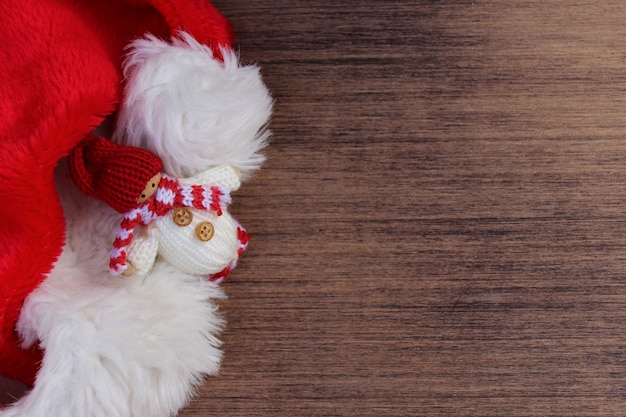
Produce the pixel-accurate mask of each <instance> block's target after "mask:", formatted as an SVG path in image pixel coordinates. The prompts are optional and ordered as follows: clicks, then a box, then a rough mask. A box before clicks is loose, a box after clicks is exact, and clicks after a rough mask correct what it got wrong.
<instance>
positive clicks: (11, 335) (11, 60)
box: [0, 0, 232, 384]
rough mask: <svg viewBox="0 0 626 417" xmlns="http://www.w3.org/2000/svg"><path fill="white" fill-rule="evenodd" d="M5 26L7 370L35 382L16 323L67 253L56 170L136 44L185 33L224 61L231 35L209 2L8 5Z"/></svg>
mask: <svg viewBox="0 0 626 417" xmlns="http://www.w3.org/2000/svg"><path fill="white" fill-rule="evenodd" d="M0 27H1V29H2V31H1V33H2V48H0V73H1V74H2V81H1V82H2V88H0V194H2V195H4V196H10V198H4V199H3V200H2V204H0V374H1V375H4V376H7V377H10V378H13V379H17V380H20V381H23V382H25V383H27V384H31V383H32V382H33V381H34V377H35V374H36V371H37V369H38V366H39V360H40V359H41V352H39V351H36V350H24V349H22V348H21V347H20V342H19V340H18V336H17V335H16V332H15V323H16V321H17V318H18V316H19V314H20V309H21V308H22V304H23V302H24V299H25V298H26V296H27V295H28V294H29V293H30V292H31V291H32V290H33V289H35V288H36V287H37V286H38V285H39V284H40V283H41V281H42V280H43V279H44V277H45V276H46V274H47V273H49V272H50V270H51V269H52V266H53V264H54V262H55V260H56V259H57V257H58V256H59V255H60V253H61V251H62V247H63V242H64V231H65V221H64V218H63V213H62V210H61V206H60V203H59V199H58V196H57V194H56V189H55V185H54V180H53V170H54V167H55V166H56V165H57V164H58V162H59V160H60V159H61V158H63V157H64V156H66V155H67V154H68V153H69V151H70V149H72V148H73V147H74V146H75V145H76V144H77V143H79V142H80V141H81V139H83V138H84V137H85V136H87V135H88V134H89V132H90V131H92V130H93V128H94V127H95V126H97V125H99V124H100V123H101V122H102V121H103V119H104V118H105V117H106V116H107V115H109V114H111V113H113V112H114V111H115V110H116V107H117V105H118V103H119V102H120V99H121V93H122V91H123V85H122V81H123V77H122V74H121V64H122V61H123V58H124V51H125V50H124V48H125V47H126V45H128V44H129V43H130V42H131V41H132V40H133V39H136V38H138V37H140V36H143V35H144V34H145V33H146V32H150V33H152V34H154V35H156V36H159V37H163V38H167V37H169V36H171V35H174V34H175V33H176V32H177V31H179V30H181V29H184V30H185V31H186V32H188V33H190V34H191V35H192V36H193V37H194V38H195V39H197V40H198V41H199V42H201V43H204V44H206V45H208V46H210V47H211V48H212V50H213V53H214V55H215V57H217V58H218V59H219V58H221V56H222V55H221V51H220V47H226V48H229V47H230V43H231V40H232V33H231V26H230V24H229V23H228V22H227V20H226V19H225V18H224V17H223V16H222V15H221V14H220V13H219V12H218V11H217V10H216V9H215V8H214V7H213V6H212V5H211V4H210V3H209V2H208V1H207V0H107V1H94V0H73V1H66V0H22V1H2V2H0Z"/></svg>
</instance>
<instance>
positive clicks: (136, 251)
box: [124, 227, 159, 276]
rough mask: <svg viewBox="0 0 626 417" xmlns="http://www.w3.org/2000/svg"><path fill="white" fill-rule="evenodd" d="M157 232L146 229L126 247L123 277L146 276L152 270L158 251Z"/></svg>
mask: <svg viewBox="0 0 626 417" xmlns="http://www.w3.org/2000/svg"><path fill="white" fill-rule="evenodd" d="M158 233H159V230H158V229H157V228H155V227H148V228H146V230H145V231H144V233H140V234H137V236H135V238H134V239H133V241H132V243H131V244H130V245H129V246H128V255H127V259H128V263H129V264H130V265H128V269H127V270H126V271H127V272H126V271H125V273H124V275H127V276H129V275H132V274H138V275H146V274H148V272H150V270H151V269H152V266H153V265H154V261H155V260H156V257H157V251H158V249H159V235H158Z"/></svg>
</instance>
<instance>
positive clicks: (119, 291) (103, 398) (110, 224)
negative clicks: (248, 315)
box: [0, 175, 224, 417]
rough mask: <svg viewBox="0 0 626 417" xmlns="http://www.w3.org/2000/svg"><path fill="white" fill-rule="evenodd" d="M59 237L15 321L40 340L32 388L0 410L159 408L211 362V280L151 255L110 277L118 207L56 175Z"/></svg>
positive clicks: (66, 412)
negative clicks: (136, 272) (140, 272)
mask: <svg viewBox="0 0 626 417" xmlns="http://www.w3.org/2000/svg"><path fill="white" fill-rule="evenodd" d="M59 183H60V184H59V193H60V194H61V196H62V198H63V202H64V208H65V212H66V214H67V218H68V241H67V244H66V246H65V248H64V251H63V254H62V255H61V258H60V259H59V261H58V262H57V264H56V266H55V268H54V270H53V272H52V273H51V274H50V276H49V277H48V278H47V280H46V281H45V282H44V283H43V284H42V285H41V287H40V288H38V289H37V290H36V291H34V292H33V293H32V294H31V295H30V296H29V297H28V299H27V302H26V304H25V306H24V308H23V310H22V314H21V316H20V320H19V322H18V331H19V332H20V335H21V336H22V337H23V339H24V344H25V345H26V346H28V345H31V344H33V343H37V342H38V341H40V343H41V346H42V347H43V348H44V349H45V356H44V360H43V364H42V366H41V369H40V371H39V373H38V375H37V380H36V382H35V387H34V389H33V390H32V391H31V392H30V393H28V394H27V395H26V396H25V397H23V398H22V399H21V400H19V401H18V402H17V403H16V404H15V405H13V406H12V407H10V408H8V409H6V410H4V411H1V412H0V416H1V417H18V416H19V417H41V416H51V417H52V416H81V417H96V416H98V417H100V416H102V417H104V416H106V417H153V416H154V417H161V416H163V417H166V416H171V415H174V414H175V413H176V412H177V411H178V410H179V409H180V408H181V407H182V406H184V405H185V403H186V402H187V401H188V399H189V397H190V395H191V394H192V392H193V389H194V387H195V386H196V385H197V384H199V383H200V382H201V381H202V378H203V376H204V375H215V374H216V373H217V372H218V370H219V362H220V359H221V355H222V354H221V351H220V350H219V346H220V342H219V340H218V339H217V337H216V335H217V333H218V332H219V330H220V328H221V326H222V319H221V318H220V316H219V315H218V313H217V307H216V305H215V303H214V302H213V300H215V299H219V298H223V297H224V294H223V291H222V290H221V289H220V287H219V286H217V285H214V284H211V283H208V282H206V281H205V280H202V279H201V278H199V277H197V276H191V275H186V274H183V273H181V272H179V271H177V270H175V269H173V268H172V267H170V266H168V265H167V264H166V263H157V265H156V266H155V269H154V270H153V272H152V273H151V274H150V275H149V276H148V277H146V278H145V279H141V278H139V277H133V278H128V279H124V278H118V277H113V276H111V275H110V274H109V272H108V265H107V262H108V250H109V248H110V245H111V241H112V238H113V233H112V231H114V230H115V228H116V226H117V225H118V223H119V214H118V213H115V212H114V211H113V210H112V209H110V208H108V207H106V206H105V205H103V204H102V203H100V202H98V201H95V200H92V199H89V198H88V197H86V196H84V195H82V194H81V193H80V192H79V191H78V190H77V189H76V188H75V187H74V186H73V184H69V183H68V180H67V179H66V178H65V175H59Z"/></svg>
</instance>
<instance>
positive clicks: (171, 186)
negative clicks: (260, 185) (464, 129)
mask: <svg viewBox="0 0 626 417" xmlns="http://www.w3.org/2000/svg"><path fill="white" fill-rule="evenodd" d="M230 201H231V199H230V190H229V189H228V188H226V187H218V186H206V185H187V184H182V183H180V181H178V180H177V179H176V178H174V177H170V176H168V175H166V174H163V175H162V177H161V181H160V182H159V186H158V188H157V191H156V192H155V193H154V196H152V198H150V199H149V200H148V201H146V202H145V203H143V204H142V205H141V206H139V207H137V208H134V209H132V210H130V211H128V212H126V213H125V214H124V218H123V219H122V222H121V224H120V226H119V228H118V230H117V233H116V234H115V240H114V241H113V249H112V250H111V254H110V259H109V271H110V272H111V274H113V275H119V274H121V273H122V272H124V271H125V270H126V268H127V267H128V265H127V264H126V257H127V252H126V251H127V249H128V247H129V246H130V244H131V242H132V241H133V236H134V230H135V228H136V227H137V226H140V225H142V226H147V225H149V224H150V223H151V222H153V221H155V220H157V219H158V218H160V217H163V216H165V215H166V214H168V213H169V212H170V210H172V209H174V208H178V207H193V208H195V209H198V210H210V211H214V212H215V213H216V214H217V215H218V216H221V215H222V213H223V210H226V207H227V206H228V204H230ZM239 229H241V231H240V232H239V233H240V234H242V236H241V237H243V235H245V241H246V242H245V243H247V233H246V232H245V230H243V228H241V227H240V228H239ZM241 237H240V242H241ZM244 249H245V247H244ZM241 252H243V249H242V250H241Z"/></svg>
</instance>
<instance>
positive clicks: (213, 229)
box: [69, 135, 248, 282]
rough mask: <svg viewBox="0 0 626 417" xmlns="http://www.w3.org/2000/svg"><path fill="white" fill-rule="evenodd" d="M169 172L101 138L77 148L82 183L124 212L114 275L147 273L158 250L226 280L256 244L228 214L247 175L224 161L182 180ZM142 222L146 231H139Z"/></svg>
mask: <svg viewBox="0 0 626 417" xmlns="http://www.w3.org/2000/svg"><path fill="white" fill-rule="evenodd" d="M161 169H162V162H161V160H160V158H158V157H157V156H155V155H153V154H152V153H150V152H148V151H145V150H143V149H140V148H135V147H128V146H120V145H116V144H114V143H112V142H110V141H108V140H106V139H104V138H97V137H95V136H93V135H91V136H90V137H88V138H87V139H85V140H83V141H82V142H81V143H80V144H79V145H78V146H77V147H76V148H75V149H74V150H73V151H72V152H71V153H70V158H69V170H70V174H71V176H72V178H73V180H74V181H75V182H76V183H77V185H78V187H79V188H80V189H81V190H82V191H83V192H85V193H87V194H89V195H90V196H92V197H95V198H98V199H100V200H102V201H104V202H105V203H107V204H108V205H109V206H111V207H112V208H113V209H115V210H116V211H118V212H120V213H123V220H122V222H121V224H120V226H119V228H118V231H117V233H116V235H115V240H114V242H113V249H112V251H111V255H110V262H109V269H110V271H111V273H112V274H114V275H118V274H121V273H123V274H124V275H132V274H133V273H135V272H138V273H140V274H141V275H145V274H147V273H148V272H149V271H150V269H151V267H152V265H153V263H154V261H155V258H156V255H157V252H158V253H159V254H160V255H161V256H162V257H163V258H164V259H166V260H167V261H168V262H169V263H170V264H172V265H173V266H175V267H176V268H178V269H180V270H182V271H184V272H187V273H189V274H199V275H207V276H209V278H210V280H211V281H214V282H219V281H221V280H223V279H224V278H225V277H226V276H227V275H228V273H229V272H230V270H231V269H232V268H233V267H234V266H235V265H236V263H237V258H238V257H239V255H241V253H242V252H243V251H244V250H245V248H246V246H247V245H248V234H247V232H246V231H245V230H244V229H243V227H241V226H240V225H239V224H238V223H237V222H236V221H235V220H234V219H233V218H232V217H231V216H230V215H229V214H228V212H227V211H226V208H227V205H228V204H229V203H230V191H231V190H237V189H238V188H239V186H240V181H239V175H240V174H239V173H238V172H237V171H236V170H235V169H234V168H233V167H232V166H230V165H227V164H223V165H220V166H218V167H215V168H210V169H208V170H206V171H204V172H201V173H200V174H199V175H198V176H196V177H193V178H187V179H181V180H178V179H176V178H174V177H171V176H169V175H167V174H162V173H161ZM202 182H206V185H202V184H201V183H202ZM142 226H145V227H146V229H145V230H137V229H139V228H141V227H142ZM137 231H138V232H139V233H140V236H138V237H137V238H135V234H136V232H137ZM127 258H130V259H131V262H130V268H129V265H128V262H127Z"/></svg>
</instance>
